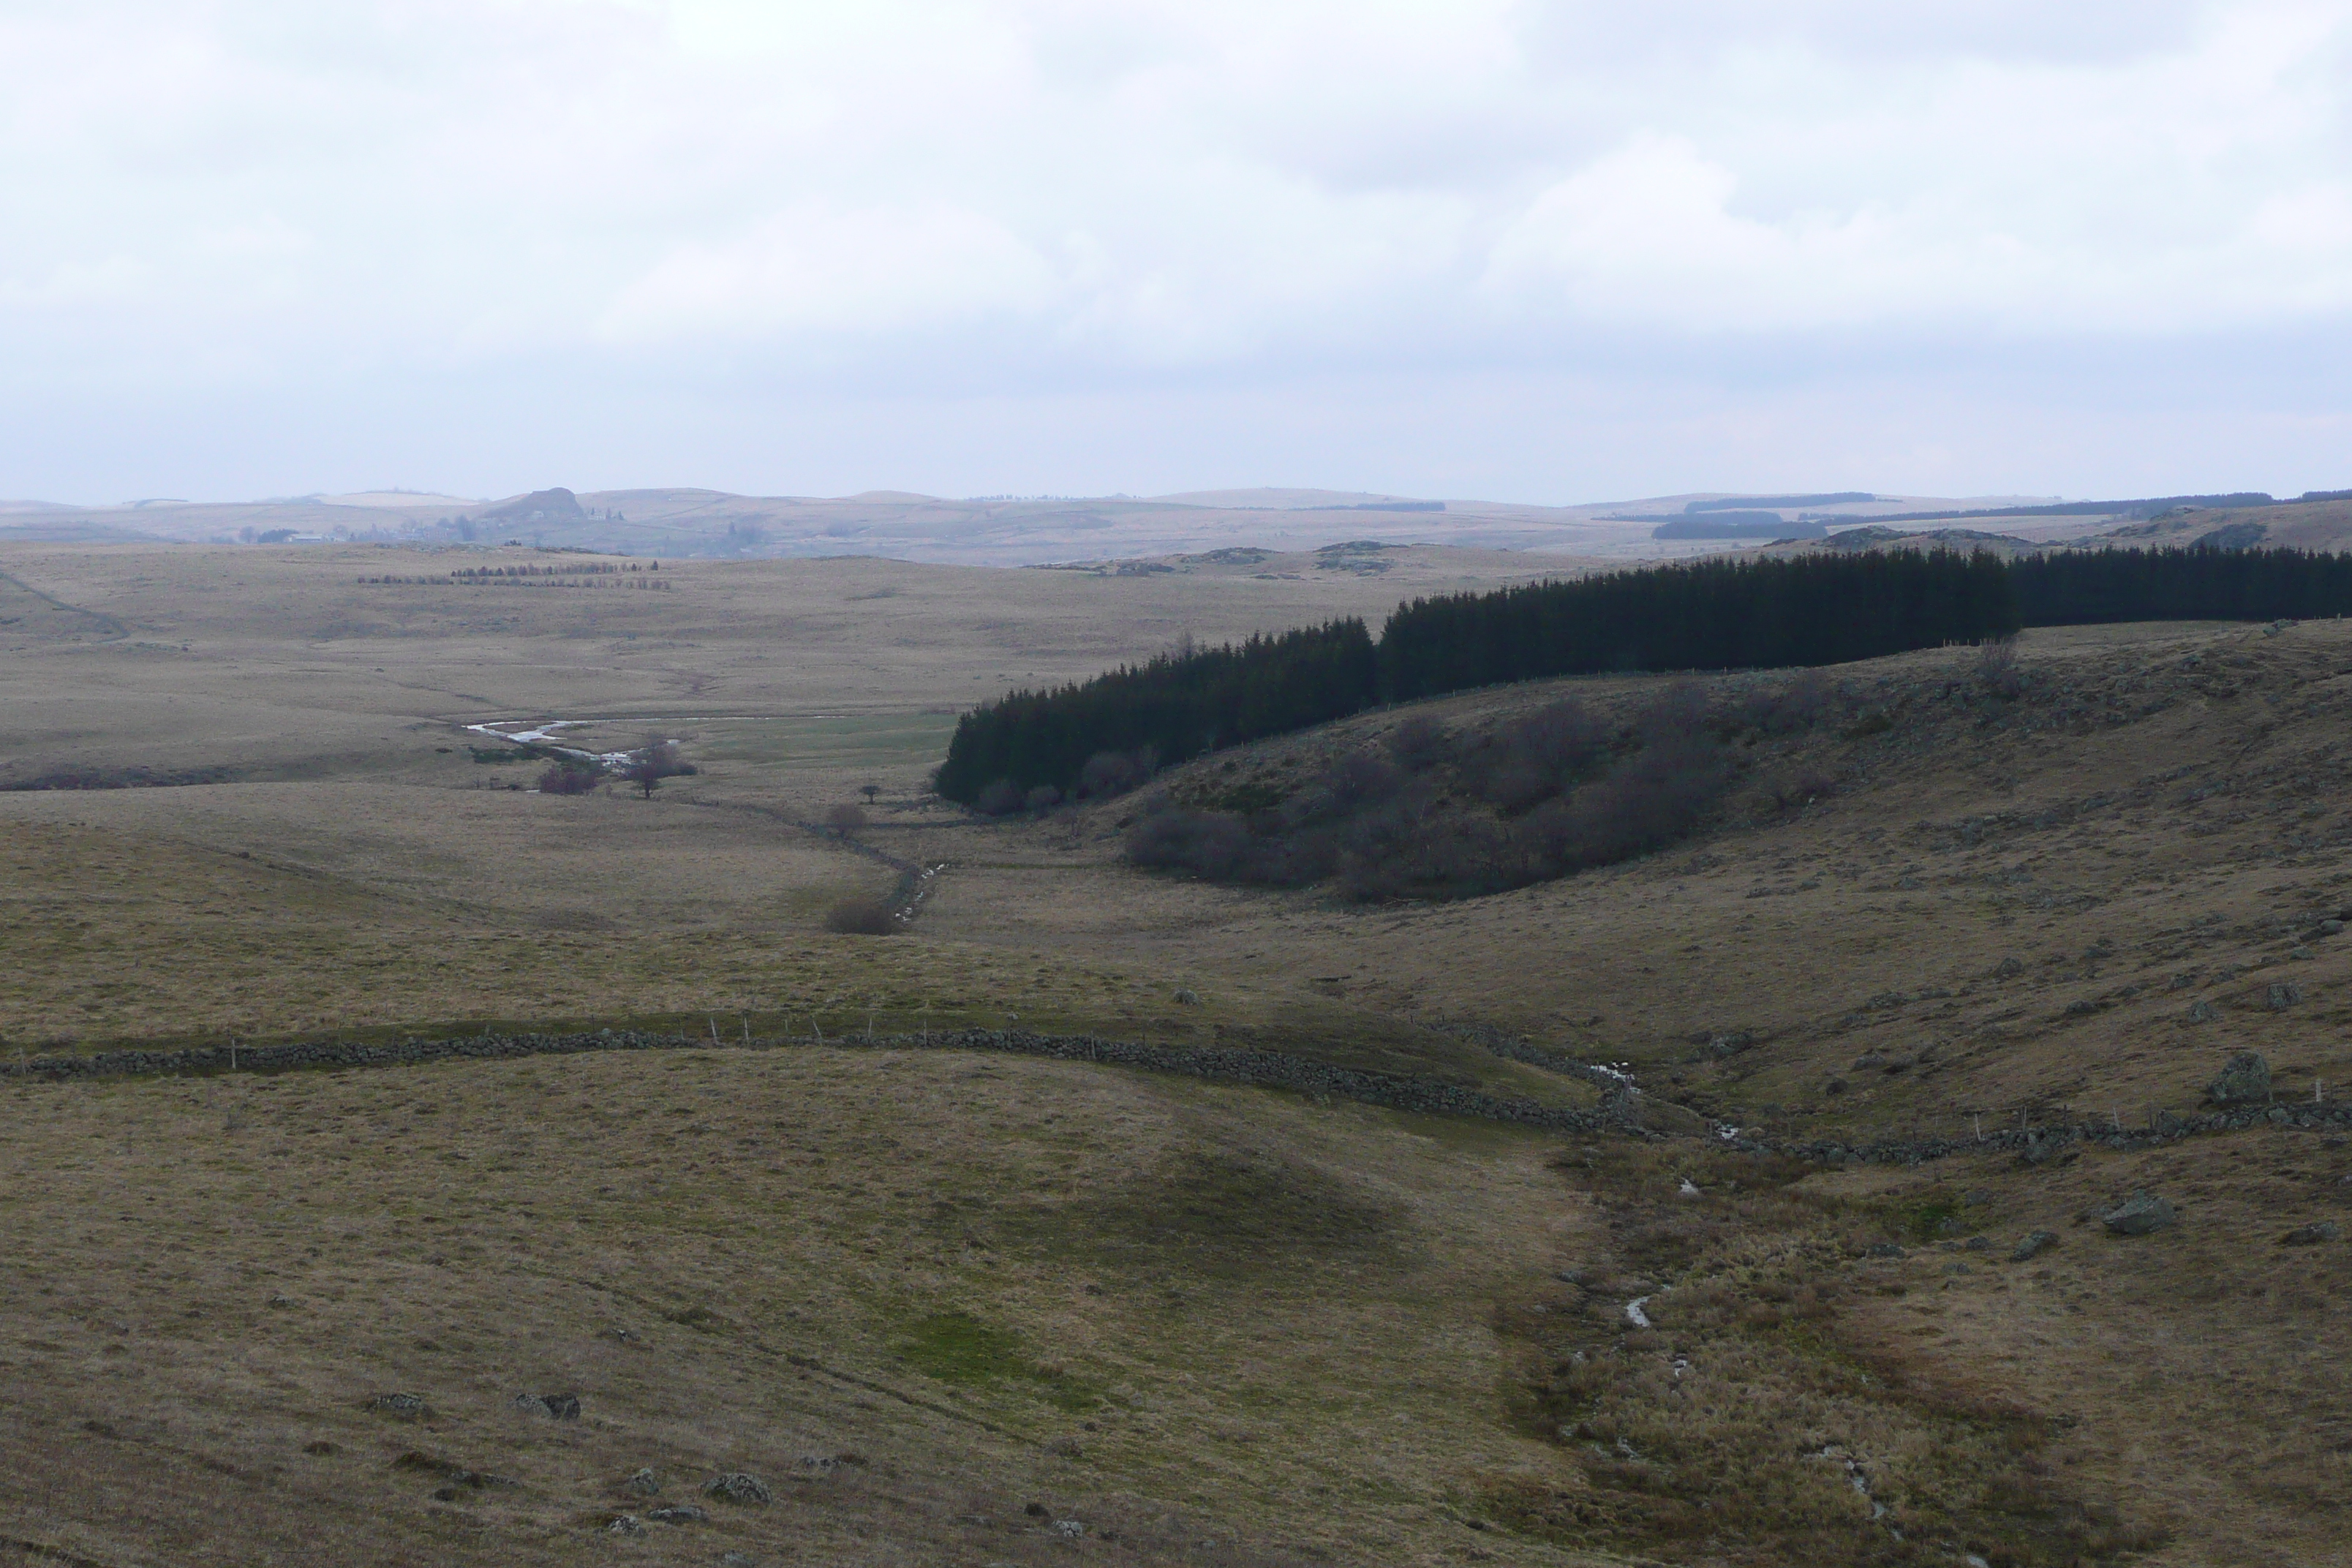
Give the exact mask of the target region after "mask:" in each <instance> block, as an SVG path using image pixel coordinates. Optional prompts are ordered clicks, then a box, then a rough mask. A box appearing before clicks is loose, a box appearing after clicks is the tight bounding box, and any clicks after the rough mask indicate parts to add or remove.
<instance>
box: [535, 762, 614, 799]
mask: <svg viewBox="0 0 2352 1568" xmlns="http://www.w3.org/2000/svg"><path fill="white" fill-rule="evenodd" d="M603 782H604V773H603V772H602V771H601V770H600V769H598V767H597V766H596V764H595V763H584V762H579V761H575V760H572V759H569V758H567V759H564V760H562V761H559V762H552V763H548V764H547V767H546V770H545V771H544V772H542V773H541V774H540V775H539V793H540V794H541V795H587V794H590V793H592V792H593V790H594V789H595V787H596V786H597V785H598V784H602V783H603Z"/></svg>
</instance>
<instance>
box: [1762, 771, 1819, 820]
mask: <svg viewBox="0 0 2352 1568" xmlns="http://www.w3.org/2000/svg"><path fill="white" fill-rule="evenodd" d="M1761 787H1762V789H1763V793H1764V795H1765V798H1766V799H1768V800H1769V801H1770V802H1771V803H1772V805H1774V807H1776V808H1777V809H1779V810H1781V811H1795V810H1797V809H1799V808H1800V807H1801V806H1804V805H1810V804H1811V802H1813V801H1816V800H1819V799H1820V798H1821V797H1822V796H1823V795H1830V794H1832V793H1834V792H1835V790H1836V789H1837V775H1836V774H1834V773H1827V772H1824V771H1823V770H1822V769H1820V768H1811V767H1797V768H1790V769H1787V770H1785V771H1784V772H1781V773H1774V774H1772V775H1771V776H1769V778H1766V779H1765V780H1764V781H1763V784H1762V786H1761Z"/></svg>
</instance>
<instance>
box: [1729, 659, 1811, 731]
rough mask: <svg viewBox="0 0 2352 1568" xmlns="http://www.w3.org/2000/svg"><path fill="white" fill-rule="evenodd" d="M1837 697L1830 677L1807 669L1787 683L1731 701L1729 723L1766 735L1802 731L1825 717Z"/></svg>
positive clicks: (1735, 726)
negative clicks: (1732, 703)
mask: <svg viewBox="0 0 2352 1568" xmlns="http://www.w3.org/2000/svg"><path fill="white" fill-rule="evenodd" d="M1836 701H1837V692H1836V689H1835V688H1833V687H1832V685H1831V684H1830V681H1829V678H1828V677H1826V676H1824V675H1822V673H1821V671H1819V670H1816V669H1808V670H1805V671H1803V672H1802V673H1801V674H1799V675H1798V676H1797V678H1796V679H1793V680H1791V681H1790V682H1789V683H1788V684H1787V685H1786V686H1780V687H1765V688H1761V689H1756V690H1752V691H1749V692H1748V693H1747V694H1746V695H1745V696H1744V697H1742V698H1741V699H1740V700H1739V701H1738V702H1737V703H1736V704H1734V705H1733V708H1732V710H1731V714H1730V719H1731V726H1732V727H1733V728H1734V729H1738V730H1754V731H1759V732H1760V733H1763V734H1766V735H1797V734H1802V733H1803V732H1804V731H1807V730H1810V729H1811V728H1812V727H1813V726H1814V725H1816V724H1818V723H1820V722H1821V721H1822V720H1824V719H1826V718H1828V717H1829V715H1830V712H1831V710H1832V708H1834V707H1835V705H1836Z"/></svg>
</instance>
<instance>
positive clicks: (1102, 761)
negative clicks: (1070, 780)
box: [1078, 746, 1160, 800]
mask: <svg viewBox="0 0 2352 1568" xmlns="http://www.w3.org/2000/svg"><path fill="white" fill-rule="evenodd" d="M1159 765H1160V753H1159V752H1158V751H1157V750H1156V749H1155V748H1153V747H1150V746H1146V747H1144V748H1143V749H1142V750H1141V751H1136V752H1096V753H1095V754H1094V755H1093V756H1091V757H1088V758H1087V763H1086V766H1084V767H1082V768H1080V769H1079V770H1078V795H1080V797H1082V798H1084V799H1087V800H1107V799H1108V798H1109V797H1110V796H1112V795H1125V794H1126V793H1127V792H1128V791H1129V790H1131V789H1137V788H1139V787H1141V786H1142V785H1143V784H1147V783H1149V782H1150V778H1151V775H1152V773H1154V772H1155V771H1157V770H1158V768H1159Z"/></svg>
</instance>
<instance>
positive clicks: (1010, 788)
mask: <svg viewBox="0 0 2352 1568" xmlns="http://www.w3.org/2000/svg"><path fill="white" fill-rule="evenodd" d="M1159 768H1160V752H1159V748H1157V747H1155V746H1139V747H1138V748H1136V749H1135V750H1134V751H1131V752H1096V753H1095V754H1094V755H1093V756H1091V757H1088V758H1087V760H1086V763H1084V764H1083V765H1082V766H1081V767H1080V768H1079V769H1078V777H1077V783H1076V784H1075V785H1074V786H1073V787H1072V789H1071V790H1070V793H1069V794H1068V795H1066V796H1065V795H1063V793H1062V791H1061V790H1060V789H1059V788H1058V787H1057V786H1055V785H1054V784H1033V785H1031V786H1030V787H1028V788H1027V789H1024V788H1022V787H1021V785H1019V784H1015V783H1014V782H1013V780H1011V779H1009V778H1004V779H998V780H997V781H996V782H994V783H993V784H989V785H987V786H986V787H985V788H983V789H982V790H981V792H980V793H979V795H976V796H974V797H973V799H972V803H971V806H972V809H973V810H974V811H977V812H979V813H980V814H981V815H982V816H1012V815H1013V814H1014V813H1015V812H1023V811H1027V812H1041V811H1051V810H1053V809H1054V807H1055V806H1057V805H1061V804H1062V802H1063V801H1064V800H1065V799H1068V800H1108V799H1110V798H1111V797H1112V796H1114V795H1125V794H1127V793H1128V792H1129V790H1132V789H1135V788H1137V787H1139V785H1142V784H1148V783H1150V779H1151V775H1152V774H1153V773H1157V772H1158V771H1159Z"/></svg>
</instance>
